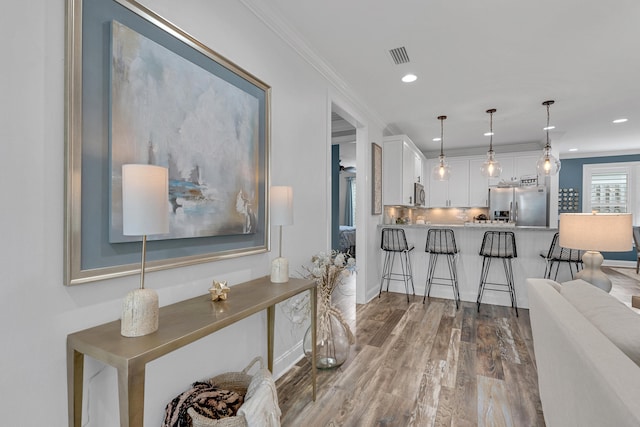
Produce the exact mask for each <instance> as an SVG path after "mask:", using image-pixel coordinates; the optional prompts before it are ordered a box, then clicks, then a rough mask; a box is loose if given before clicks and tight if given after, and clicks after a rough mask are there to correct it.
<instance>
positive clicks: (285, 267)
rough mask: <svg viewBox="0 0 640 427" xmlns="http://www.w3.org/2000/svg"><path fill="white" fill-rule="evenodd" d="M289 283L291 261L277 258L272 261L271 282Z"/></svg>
mask: <svg viewBox="0 0 640 427" xmlns="http://www.w3.org/2000/svg"><path fill="white" fill-rule="evenodd" d="M288 281H289V260H288V259H286V258H276V259H274V260H273V261H271V282H272V283H287V282H288Z"/></svg>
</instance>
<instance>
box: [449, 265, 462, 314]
mask: <svg viewBox="0 0 640 427" xmlns="http://www.w3.org/2000/svg"><path fill="white" fill-rule="evenodd" d="M455 262H456V259H455V255H453V254H448V255H447V265H448V266H449V275H450V276H451V285H452V287H453V299H454V300H456V310H457V309H458V308H459V307H460V292H459V291H458V272H457V270H456V264H455Z"/></svg>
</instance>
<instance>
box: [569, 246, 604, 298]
mask: <svg viewBox="0 0 640 427" xmlns="http://www.w3.org/2000/svg"><path fill="white" fill-rule="evenodd" d="M603 261H604V257H603V256H602V254H601V253H600V252H597V251H586V252H585V253H584V254H583V255H582V264H583V265H584V269H582V270H581V271H579V272H578V273H577V274H576V276H575V277H576V279H582V280H584V281H585V282H589V283H591V284H592V285H593V286H596V287H598V288H600V289H602V290H603V291H605V292H611V280H610V279H609V277H607V275H606V274H605V273H604V272H603V271H602V270H600V266H601V265H602V262H603Z"/></svg>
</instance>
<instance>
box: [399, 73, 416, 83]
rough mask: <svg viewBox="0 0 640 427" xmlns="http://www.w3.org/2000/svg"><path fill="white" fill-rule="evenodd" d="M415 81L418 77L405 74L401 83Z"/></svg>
mask: <svg viewBox="0 0 640 427" xmlns="http://www.w3.org/2000/svg"><path fill="white" fill-rule="evenodd" d="M416 80H418V76H416V75H415V74H407V75H406V76H404V77H403V78H402V81H403V82H405V83H411V82H415V81H416Z"/></svg>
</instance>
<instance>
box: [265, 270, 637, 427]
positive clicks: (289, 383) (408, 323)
mask: <svg viewBox="0 0 640 427" xmlns="http://www.w3.org/2000/svg"><path fill="white" fill-rule="evenodd" d="M605 271H606V272H607V274H609V276H610V278H611V279H612V281H613V284H614V291H612V294H616V295H627V294H640V283H639V282H637V281H634V280H633V279H630V278H629V277H627V276H624V275H623V274H620V273H616V272H615V271H613V270H610V269H609V270H605ZM338 298H339V302H338V304H339V306H340V308H341V310H343V312H344V313H345V318H347V319H348V320H349V321H350V323H351V324H352V327H353V331H354V334H355V336H356V344H355V345H354V346H352V347H351V354H350V357H349V359H348V360H347V362H346V363H345V364H344V365H343V366H341V367H340V368H338V369H335V370H327V371H319V372H318V396H317V400H316V402H315V403H314V402H311V378H310V375H309V371H310V366H309V363H308V362H307V360H306V359H304V358H303V359H302V360H301V361H300V362H299V363H298V364H297V365H296V366H294V367H293V368H292V369H291V370H290V371H289V372H287V373H286V374H285V375H284V376H282V377H281V378H280V379H278V381H277V383H276V385H277V388H278V397H279V401H280V408H281V410H282V419H281V422H282V425H283V426H284V427H287V426H296V427H297V426H306V427H315V426H319V427H322V426H332V427H336V426H347V427H349V426H358V427H360V426H362V427H367V426H416V427H418V426H419V427H423V426H518V427H519V426H544V418H543V414H542V405H541V403H540V399H539V396H538V382H537V373H536V366H535V356H534V353H533V342H532V336H531V326H530V323H529V312H528V310H525V309H520V310H519V313H520V316H519V317H516V316H515V312H514V311H513V310H512V309H511V308H508V307H501V306H492V305H484V304H483V305H482V306H481V308H480V312H479V313H478V312H477V310H476V306H475V304H473V303H467V302H463V303H462V305H461V306H460V308H459V309H458V310H456V308H455V303H454V302H453V301H451V300H443V299H437V298H431V299H429V300H427V303H426V304H423V303H422V297H421V296H420V297H418V296H416V297H413V298H412V299H411V301H410V303H407V300H406V296H405V295H404V294H395V293H383V294H382V297H381V298H375V299H374V300H373V301H371V302H369V303H368V304H365V305H355V303H354V300H355V296H354V295H353V292H352V293H349V292H348V291H347V292H344V291H343V293H342V294H338Z"/></svg>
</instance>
